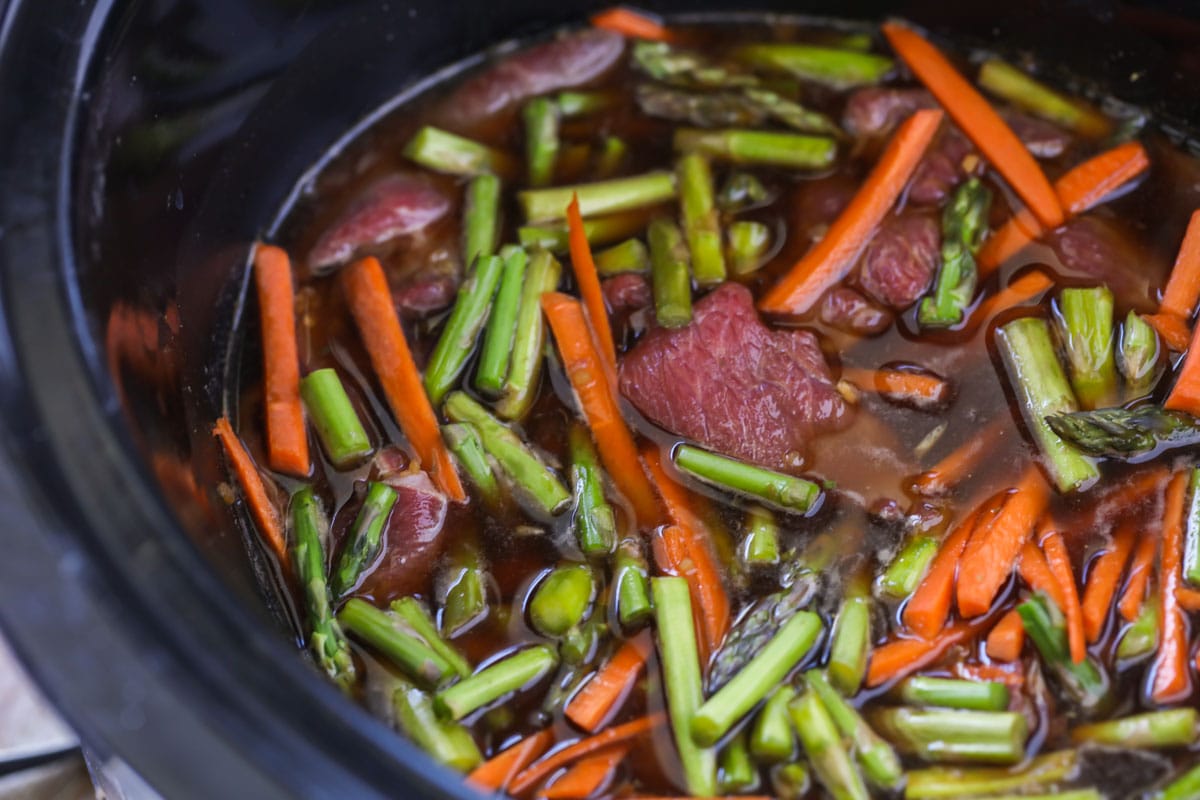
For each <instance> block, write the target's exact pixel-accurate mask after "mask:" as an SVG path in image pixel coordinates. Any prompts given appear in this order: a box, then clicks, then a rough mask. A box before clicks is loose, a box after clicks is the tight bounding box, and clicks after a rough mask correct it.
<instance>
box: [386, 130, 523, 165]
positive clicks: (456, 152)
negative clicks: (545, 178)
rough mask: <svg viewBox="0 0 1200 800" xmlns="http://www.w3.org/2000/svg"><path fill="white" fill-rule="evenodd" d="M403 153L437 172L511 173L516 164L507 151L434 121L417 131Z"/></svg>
mask: <svg viewBox="0 0 1200 800" xmlns="http://www.w3.org/2000/svg"><path fill="white" fill-rule="evenodd" d="M404 155H405V157H406V158H408V159H409V160H411V161H415V162H416V163H418V164H420V165H421V166H423V167H427V168H428V169H431V170H433V171H434V172H445V173H448V174H450V175H466V176H473V175H480V174H482V173H485V172H493V173H495V174H497V175H511V174H513V172H514V168H515V163H514V161H513V158H512V156H510V155H509V154H508V153H505V152H503V151H501V150H497V149H495V148H493V147H488V146H487V145H483V144H480V143H479V142H474V141H471V140H470V139H467V138H464V137H462V136H458V135H456V134H453V133H449V132H448V131H444V130H442V129H440V128H435V127H433V126H431V125H426V126H425V127H424V128H421V130H419V131H417V133H416V135H415V136H413V138H412V139H410V140H409V142H408V144H407V145H405V147H404Z"/></svg>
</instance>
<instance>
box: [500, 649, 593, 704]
mask: <svg viewBox="0 0 1200 800" xmlns="http://www.w3.org/2000/svg"><path fill="white" fill-rule="evenodd" d="M560 655H562V654H561V653H560ZM589 674H590V672H589V671H588V670H587V669H585V668H584V667H583V666H581V665H580V664H578V663H571V662H570V661H568V660H567V659H566V657H565V656H564V657H563V663H562V664H561V665H560V666H559V668H558V672H557V673H555V675H554V678H553V679H551V681H550V688H549V689H547V690H546V696H545V698H543V700H542V705H541V711H542V714H544V715H545V716H547V717H552V716H553V715H555V714H556V713H558V712H559V711H560V710H561V709H562V707H563V706H565V705H566V703H567V700H568V699H569V698H570V697H571V695H572V694H574V693H575V690H576V689H578V688H579V686H580V685H581V684H582V683H583V681H584V679H586V678H587V677H588V675H589ZM502 708H505V706H497V707H496V708H495V709H493V710H492V711H490V712H488V713H489V714H490V713H494V712H495V711H498V710H500V709H502Z"/></svg>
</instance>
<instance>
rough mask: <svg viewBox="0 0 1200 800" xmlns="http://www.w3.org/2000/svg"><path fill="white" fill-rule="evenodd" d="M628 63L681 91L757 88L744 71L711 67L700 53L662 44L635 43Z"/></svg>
mask: <svg viewBox="0 0 1200 800" xmlns="http://www.w3.org/2000/svg"><path fill="white" fill-rule="evenodd" d="M632 63H633V67H634V69H636V70H638V71H639V72H641V73H643V74H645V75H648V76H650V77H651V78H654V79H655V80H656V81H661V82H663V83H668V84H671V85H673V86H683V87H685V88H700V89H736V88H742V87H747V86H757V85H758V82H759V81H758V78H757V77H756V76H754V75H752V74H750V73H749V72H747V71H745V70H733V69H729V68H727V67H723V66H720V65H718V64H714V63H712V62H711V61H709V59H707V58H706V57H705V56H703V55H701V54H700V53H697V52H695V51H692V50H685V49H683V48H680V47H675V46H674V45H670V44H667V43H666V42H650V41H640V42H637V43H636V44H634V46H633V53H632Z"/></svg>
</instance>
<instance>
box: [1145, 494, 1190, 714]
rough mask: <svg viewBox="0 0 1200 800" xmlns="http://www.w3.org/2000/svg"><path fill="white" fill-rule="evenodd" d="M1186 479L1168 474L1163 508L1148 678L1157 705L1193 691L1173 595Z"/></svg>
mask: <svg viewBox="0 0 1200 800" xmlns="http://www.w3.org/2000/svg"><path fill="white" fill-rule="evenodd" d="M1188 478H1189V475H1188V473H1187V472H1177V473H1175V474H1174V475H1173V476H1172V477H1171V482H1170V483H1169V484H1168V485H1167V499H1166V503H1165V506H1164V508H1163V521H1162V555H1161V556H1160V557H1159V580H1160V582H1161V584H1160V589H1159V609H1158V619H1159V628H1160V632H1161V635H1160V636H1159V639H1158V652H1157V653H1155V656H1154V662H1153V665H1152V666H1151V669H1150V679H1149V695H1150V699H1152V700H1153V701H1154V702H1155V703H1158V704H1160V705H1162V704H1165V703H1173V702H1178V701H1180V700H1183V699H1184V698H1186V697H1187V696H1188V695H1189V694H1191V692H1192V676H1191V673H1190V671H1189V670H1188V663H1187V661H1188V640H1187V637H1188V633H1187V631H1188V629H1187V619H1186V618H1185V617H1184V614H1183V610H1182V609H1180V608H1179V600H1178V599H1177V598H1176V597H1175V590H1176V589H1177V588H1179V585H1180V583H1181V580H1182V577H1183V574H1182V572H1183V526H1184V512H1185V498H1186V494H1187V486H1188Z"/></svg>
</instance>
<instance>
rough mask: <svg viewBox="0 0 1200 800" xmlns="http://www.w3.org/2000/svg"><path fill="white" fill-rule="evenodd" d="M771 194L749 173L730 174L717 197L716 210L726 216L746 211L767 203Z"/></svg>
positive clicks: (736, 172) (737, 172)
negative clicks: (719, 210)
mask: <svg viewBox="0 0 1200 800" xmlns="http://www.w3.org/2000/svg"><path fill="white" fill-rule="evenodd" d="M770 199H771V193H770V192H768V191H767V187H765V186H763V183H762V181H760V180H759V179H758V178H757V177H755V176H754V175H752V174H751V173H749V172H742V171H740V170H738V171H735V172H732V173H730V174H729V177H728V178H726V179H725V184H724V185H723V186H722V187H721V191H720V193H719V194H718V195H717V208H719V209H721V210H722V211H724V212H725V213H727V214H735V213H737V212H739V211H746V210H748V209H751V208H756V207H757V206H761V205H763V204H765V203H767V202H768V201H769V200H770Z"/></svg>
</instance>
